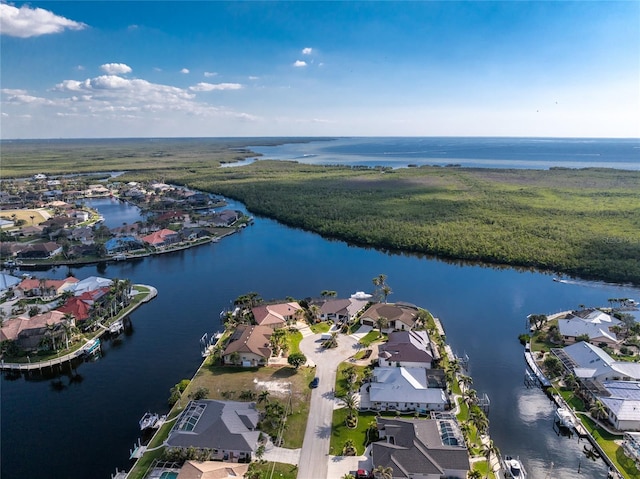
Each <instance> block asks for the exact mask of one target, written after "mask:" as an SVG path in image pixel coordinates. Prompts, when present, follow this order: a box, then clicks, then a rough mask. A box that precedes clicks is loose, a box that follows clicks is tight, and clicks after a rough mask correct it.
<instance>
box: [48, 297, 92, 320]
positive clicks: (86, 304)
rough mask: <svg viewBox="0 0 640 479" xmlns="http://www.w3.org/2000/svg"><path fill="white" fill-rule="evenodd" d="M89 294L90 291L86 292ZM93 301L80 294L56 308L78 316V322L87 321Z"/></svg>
mask: <svg viewBox="0 0 640 479" xmlns="http://www.w3.org/2000/svg"><path fill="white" fill-rule="evenodd" d="M85 294H89V293H85ZM92 304H93V301H90V300H87V299H86V298H85V299H82V297H80V296H73V297H71V298H69V299H67V301H66V302H65V303H64V304H63V305H62V306H60V307H58V308H56V311H60V312H61V313H68V314H71V315H72V316H73V317H74V318H76V323H81V322H83V321H86V320H87V319H89V317H90V316H91V314H90V312H91V305H92Z"/></svg>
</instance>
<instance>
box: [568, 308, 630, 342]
mask: <svg viewBox="0 0 640 479" xmlns="http://www.w3.org/2000/svg"><path fill="white" fill-rule="evenodd" d="M620 322H621V321H620V320H619V319H616V318H614V317H612V316H610V315H608V314H607V313H604V312H603V311H600V310H598V309H594V308H590V309H583V310H581V311H574V312H572V313H569V314H568V315H567V316H566V317H565V318H561V319H558V331H559V333H560V335H561V336H562V339H563V340H564V342H565V343H566V344H572V343H575V342H576V340H577V338H579V337H583V338H584V337H588V338H589V342H590V343H592V344H601V343H602V344H606V345H607V346H615V345H617V344H618V343H619V342H620V341H619V340H618V338H617V336H616V334H615V333H614V332H613V328H614V327H615V326H617V325H619V324H620Z"/></svg>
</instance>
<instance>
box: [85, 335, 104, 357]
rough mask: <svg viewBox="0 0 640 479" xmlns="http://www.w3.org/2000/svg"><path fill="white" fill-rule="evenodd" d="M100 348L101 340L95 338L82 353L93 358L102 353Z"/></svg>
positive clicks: (86, 345)
mask: <svg viewBox="0 0 640 479" xmlns="http://www.w3.org/2000/svg"><path fill="white" fill-rule="evenodd" d="M100 347H101V343H100V338H94V339H92V340H91V341H89V342H88V343H87V344H85V345H84V346H83V348H82V352H83V353H84V355H85V356H93V355H95V354H98V353H99V352H100Z"/></svg>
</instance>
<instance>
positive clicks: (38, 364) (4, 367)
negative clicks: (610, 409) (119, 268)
mask: <svg viewBox="0 0 640 479" xmlns="http://www.w3.org/2000/svg"><path fill="white" fill-rule="evenodd" d="M136 286H140V287H143V288H146V289H148V290H149V292H148V293H147V295H146V296H145V297H144V298H142V299H140V300H139V301H137V302H136V303H135V304H132V305H129V306H127V307H126V308H124V309H123V310H122V311H120V313H118V315H116V316H115V317H114V318H112V319H111V321H109V322H108V324H107V325H106V326H105V325H101V327H100V330H99V331H97V332H96V333H95V335H93V336H92V337H91V338H89V339H86V338H85V339H86V340H85V343H84V344H82V345H81V346H79V347H78V349H76V350H75V351H72V352H70V353H67V354H65V355H63V356H59V357H56V358H54V359H45V360H42V361H38V360H37V359H35V360H34V361H31V359H29V362H27V363H7V362H5V361H4V359H3V360H1V361H0V371H9V372H18V373H22V372H23V371H25V372H27V373H30V372H32V371H35V370H38V371H42V369H44V368H51V370H53V368H54V367H55V366H60V367H62V365H63V364H66V363H67V362H69V361H72V360H74V359H77V358H79V357H81V356H83V355H84V354H85V349H84V348H85V347H86V346H87V345H88V344H90V343H91V341H92V340H95V339H100V338H101V337H102V336H103V335H104V334H105V333H106V332H107V331H109V326H110V325H112V324H114V323H115V322H117V321H119V320H120V319H123V318H125V317H126V316H127V315H129V314H131V313H132V312H133V311H135V310H136V309H138V308H139V307H140V306H141V305H143V304H145V303H148V302H149V301H151V300H152V299H153V298H155V297H156V296H158V290H157V289H156V288H154V287H153V286H149V285H146V284H134V285H132V287H133V288H135V287H136Z"/></svg>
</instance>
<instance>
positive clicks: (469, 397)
mask: <svg viewBox="0 0 640 479" xmlns="http://www.w3.org/2000/svg"><path fill="white" fill-rule="evenodd" d="M462 400H463V401H464V403H465V404H466V405H467V406H469V407H471V406H473V405H474V404H476V403H477V402H478V392H477V391H476V390H475V389H467V390H466V391H465V392H464V393H462Z"/></svg>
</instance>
